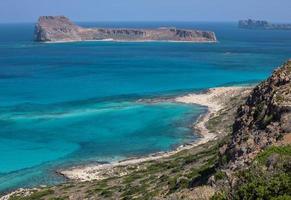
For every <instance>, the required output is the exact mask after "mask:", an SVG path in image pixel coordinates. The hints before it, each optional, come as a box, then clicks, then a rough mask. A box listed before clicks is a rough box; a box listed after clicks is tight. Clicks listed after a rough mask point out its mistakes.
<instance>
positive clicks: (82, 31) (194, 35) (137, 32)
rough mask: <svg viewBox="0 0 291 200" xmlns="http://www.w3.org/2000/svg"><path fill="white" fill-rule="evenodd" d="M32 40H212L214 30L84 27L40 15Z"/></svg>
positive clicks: (214, 39) (66, 20) (63, 19)
mask: <svg viewBox="0 0 291 200" xmlns="http://www.w3.org/2000/svg"><path fill="white" fill-rule="evenodd" d="M35 40H36V41H40V42H59V41H60V42H65V41H86V40H117V41H150V40H160V41H189V42H215V41H216V36H215V33H214V32H210V31H198V30H186V29H176V28H159V29H129V28H115V29H113V28H83V27H80V26H78V25H76V24H74V23H73V22H71V21H70V20H69V19H68V18H66V17H64V16H42V17H40V18H39V20H38V23H37V24H36V26H35Z"/></svg>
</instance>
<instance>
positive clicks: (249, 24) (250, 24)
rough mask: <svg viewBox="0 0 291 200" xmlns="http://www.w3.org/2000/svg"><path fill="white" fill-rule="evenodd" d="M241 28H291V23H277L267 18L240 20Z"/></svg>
mask: <svg viewBox="0 0 291 200" xmlns="http://www.w3.org/2000/svg"><path fill="white" fill-rule="evenodd" d="M238 26H239V28H242V29H257V30H291V24H278V23H277V24H276V23H271V22H268V21H266V20H253V19H247V20H240V21H239V22H238Z"/></svg>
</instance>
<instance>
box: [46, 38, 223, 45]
mask: <svg viewBox="0 0 291 200" xmlns="http://www.w3.org/2000/svg"><path fill="white" fill-rule="evenodd" d="M77 42H118V43H123V42H129V43H131V42H132V43H147V42H148V43H150V42H161V43H217V42H218V41H217V40H216V41H183V40H114V39H104V40H64V41H47V42H41V43H44V44H62V43H77Z"/></svg>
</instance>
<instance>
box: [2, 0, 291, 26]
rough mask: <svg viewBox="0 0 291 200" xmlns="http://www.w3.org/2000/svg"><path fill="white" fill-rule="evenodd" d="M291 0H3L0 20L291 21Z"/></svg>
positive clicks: (4, 21) (7, 21)
mask: <svg viewBox="0 0 291 200" xmlns="http://www.w3.org/2000/svg"><path fill="white" fill-rule="evenodd" d="M290 9H291V0H0V23H9V22H35V21H36V20H37V18H38V17H39V16H41V15H65V16H67V17H69V18H71V19H72V20H74V21H79V22H81V21H87V22H89V21H213V22H215V21H237V20H239V19H246V18H253V19H266V20H269V21H273V22H290V23H291V12H290Z"/></svg>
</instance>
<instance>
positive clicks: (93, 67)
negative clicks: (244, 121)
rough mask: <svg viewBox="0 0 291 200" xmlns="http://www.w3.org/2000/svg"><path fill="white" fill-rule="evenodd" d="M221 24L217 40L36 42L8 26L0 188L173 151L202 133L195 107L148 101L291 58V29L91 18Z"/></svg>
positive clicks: (1, 87)
mask: <svg viewBox="0 0 291 200" xmlns="http://www.w3.org/2000/svg"><path fill="white" fill-rule="evenodd" d="M82 25H85V26H103V27H106V26H110V27H143V28H145V27H159V26H176V27H182V28H200V29H206V30H212V31H215V32H216V34H217V37H218V40H219V42H218V43H216V44H195V43H166V42H144V43H128V42H122V43H116V42H78V43H59V44H41V43H35V42H33V41H32V35H33V24H0V160H1V162H0V191H6V190H9V189H13V188H16V187H29V186H34V185H38V184H54V183H58V182H61V181H63V180H62V178H61V177H58V176H56V175H55V174H54V171H55V169H58V168H60V167H66V166H70V165H75V164H84V163H90V162H110V161H114V160H120V159H124V158H127V157H131V156H140V155H146V154H149V153H154V152H158V151H167V150H170V149H172V148H175V147H176V146H178V145H181V144H183V143H186V142H190V141H193V140H195V139H196V137H198V136H195V135H194V136H193V133H192V130H191V123H193V121H195V119H196V118H197V117H198V116H199V115H200V114H201V113H202V112H204V111H205V108H202V107H199V106H195V105H182V104H175V103H166V102H160V103H153V104H149V103H145V102H142V101H138V100H139V99H148V98H153V97H160V96H173V95H180V94H184V93H187V92H192V91H198V90H203V89H207V88H210V87H215V86H223V85H236V84H249V83H256V82H259V81H261V80H262V79H264V78H266V77H267V76H268V75H269V74H270V73H271V71H272V70H273V69H274V67H276V66H279V65H280V64H282V62H283V61H284V60H286V59H288V58H289V57H290V55H291V32H290V31H259V30H258V31H255V30H240V29H238V28H237V27H236V24H235V23H189V22H188V23H177V22H176V23H170V22H168V23H165V22H164V23H157V22H155V23H83V24H82Z"/></svg>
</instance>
